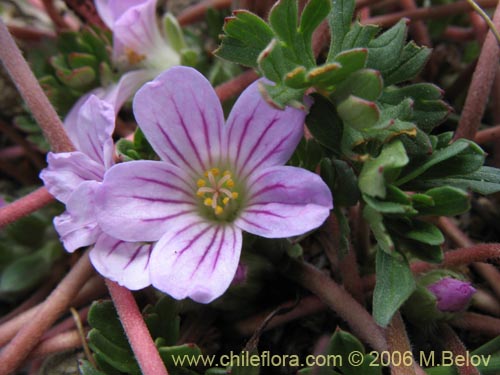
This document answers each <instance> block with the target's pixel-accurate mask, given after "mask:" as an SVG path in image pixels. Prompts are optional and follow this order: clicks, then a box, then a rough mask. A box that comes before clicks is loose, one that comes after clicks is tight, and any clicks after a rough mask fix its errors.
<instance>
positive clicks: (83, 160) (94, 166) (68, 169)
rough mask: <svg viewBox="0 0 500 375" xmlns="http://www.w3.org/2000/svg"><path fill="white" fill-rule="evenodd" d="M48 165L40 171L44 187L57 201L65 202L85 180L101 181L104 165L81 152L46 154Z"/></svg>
mask: <svg viewBox="0 0 500 375" xmlns="http://www.w3.org/2000/svg"><path fill="white" fill-rule="evenodd" d="M47 162H48V166H47V168H45V169H44V170H42V172H41V173H40V178H41V179H42V180H43V182H44V184H45V187H46V188H47V190H48V191H49V193H50V194H52V195H53V196H54V197H55V198H56V199H57V200H58V201H60V202H62V203H66V202H67V201H68V199H69V197H70V195H71V194H72V193H73V192H74V191H75V190H76V189H77V188H78V186H79V185H80V184H81V183H82V182H85V181H101V180H102V178H103V176H104V167H103V166H102V165H99V164H98V163H96V162H95V161H94V160H92V159H90V158H89V157H88V156H87V155H85V154H83V153H82V152H79V151H75V152H63V153H59V154H54V153H52V152H49V153H48V154H47Z"/></svg>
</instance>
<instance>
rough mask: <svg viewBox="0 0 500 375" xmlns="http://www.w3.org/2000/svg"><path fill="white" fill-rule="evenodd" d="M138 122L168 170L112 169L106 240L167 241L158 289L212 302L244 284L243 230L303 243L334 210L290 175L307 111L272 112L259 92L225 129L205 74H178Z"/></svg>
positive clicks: (104, 190) (316, 181)
mask: <svg viewBox="0 0 500 375" xmlns="http://www.w3.org/2000/svg"><path fill="white" fill-rule="evenodd" d="M133 108H134V114H135V117H136V120H137V121H138V124H139V126H140V127H141V129H142V131H143V132H144V134H145V135H146V137H147V139H148V140H149V142H150V143H151V145H152V147H153V148H154V150H155V151H156V153H157V154H158V155H159V156H160V158H161V161H146V160H144V161H132V162H127V163H122V164H118V165H115V166H114V167H112V168H111V169H109V170H108V171H107V173H106V175H105V177H104V182H103V184H102V185H101V186H100V187H99V189H98V193H97V198H96V203H97V205H98V207H99V213H98V216H99V224H100V226H101V227H102V228H103V230H104V231H105V232H107V233H108V234H110V235H111V236H113V237H116V238H119V239H122V240H126V241H158V243H157V244H156V245H155V247H154V249H153V252H152V254H151V261H150V265H149V269H150V274H151V282H152V284H153V285H154V286H155V287H156V288H158V289H160V290H162V291H164V292H166V293H168V294H170V295H171V296H172V297H174V298H177V299H182V298H185V297H191V298H192V299H193V300H195V301H198V302H202V303H208V302H210V301H212V300H214V299H215V298H217V297H219V296H220V295H221V294H222V293H223V292H224V291H225V290H226V289H227V288H228V286H229V285H230V283H231V281H232V279H233V276H234V275H235V272H236V269H237V266H238V260H239V257H240V252H241V247H242V231H247V232H250V233H253V234H256V235H259V236H263V237H269V238H275V237H276V238H277V237H289V236H295V235H300V234H303V233H305V232H307V231H309V230H312V229H314V228H316V227H318V226H319V225H321V224H322V223H323V221H324V220H325V219H326V218H327V217H328V215H329V212H330V209H331V208H332V197H331V193H330V190H329V189H328V187H327V186H326V184H325V183H324V182H323V181H322V180H321V178H320V177H319V176H317V175H316V174H314V173H311V172H309V171H306V170H303V169H300V168H295V167H290V166H283V164H284V163H285V162H286V161H287V160H288V159H289V158H290V156H291V155H292V153H293V151H294V149H295V147H296V146H297V144H298V142H299V141H300V139H301V137H302V134H303V123H304V117H305V111H301V110H298V109H295V108H287V109H285V110H284V111H280V110H278V109H275V108H272V107H271V106H269V105H268V104H267V103H266V102H265V101H264V100H263V98H262V97H261V95H260V94H259V92H258V88H257V84H253V85H251V86H250V87H249V88H248V89H247V90H245V91H244V92H243V93H242V95H241V96H240V98H239V99H238V101H237V102H236V104H235V105H234V107H233V109H232V111H231V114H230V115H229V118H228V120H227V125H224V117H223V112H222V108H221V105H220V102H219V100H218V98H217V96H216V94H215V92H214V90H213V89H212V86H211V85H210V83H209V82H208V81H207V80H206V79H205V78H204V77H203V76H202V75H201V74H200V73H198V72H197V71H196V70H194V69H191V68H186V67H174V68H171V69H169V70H168V71H166V72H164V73H162V74H161V75H160V76H159V77H157V78H156V79H155V80H154V81H153V82H150V83H147V84H146V85H144V86H143V87H142V88H141V89H140V90H139V91H138V92H137V94H136V96H135V98H134V103H133Z"/></svg>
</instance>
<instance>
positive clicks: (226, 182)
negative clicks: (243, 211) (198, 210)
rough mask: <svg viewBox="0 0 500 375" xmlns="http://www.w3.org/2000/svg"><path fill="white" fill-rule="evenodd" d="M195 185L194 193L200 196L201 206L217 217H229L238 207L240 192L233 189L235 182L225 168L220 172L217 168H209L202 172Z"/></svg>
mask: <svg viewBox="0 0 500 375" xmlns="http://www.w3.org/2000/svg"><path fill="white" fill-rule="evenodd" d="M196 185H197V186H198V190H197V191H196V195H197V196H198V197H200V199H201V202H202V205H203V207H206V208H207V209H208V213H210V214H211V215H210V216H212V217H213V214H215V218H217V219H219V220H220V219H222V220H224V219H229V218H230V216H231V214H232V213H234V212H235V211H236V209H237V208H238V201H239V198H240V194H239V192H238V191H235V190H236V189H235V183H234V180H233V178H232V175H231V172H230V171H228V170H226V171H224V172H223V173H222V174H221V172H220V170H219V168H211V169H209V170H208V171H206V172H205V173H204V178H200V179H199V180H198V181H197V182H196Z"/></svg>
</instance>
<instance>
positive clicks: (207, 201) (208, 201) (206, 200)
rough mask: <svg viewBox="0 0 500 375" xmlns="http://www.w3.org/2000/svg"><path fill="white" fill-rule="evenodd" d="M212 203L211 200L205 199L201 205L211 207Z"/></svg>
mask: <svg viewBox="0 0 500 375" xmlns="http://www.w3.org/2000/svg"><path fill="white" fill-rule="evenodd" d="M212 203H213V201H212V198H206V199H205V200H204V201H203V204H204V205H205V206H211V205H212Z"/></svg>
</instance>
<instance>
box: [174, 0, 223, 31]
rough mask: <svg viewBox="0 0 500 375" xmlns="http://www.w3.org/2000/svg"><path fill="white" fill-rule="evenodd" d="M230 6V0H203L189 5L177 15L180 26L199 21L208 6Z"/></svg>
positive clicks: (219, 7)
mask: <svg viewBox="0 0 500 375" xmlns="http://www.w3.org/2000/svg"><path fill="white" fill-rule="evenodd" d="M230 6H231V0H203V1H200V2H199V3H197V4H195V5H193V6H190V7H189V8H187V9H186V10H184V11H183V12H181V13H180V14H179V15H178V16H177V20H178V21H179V24H181V25H182V26H185V25H189V24H192V23H195V22H198V21H201V20H202V19H203V17H205V13H206V12H207V10H208V9H209V8H215V9H226V8H229V7H230Z"/></svg>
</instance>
